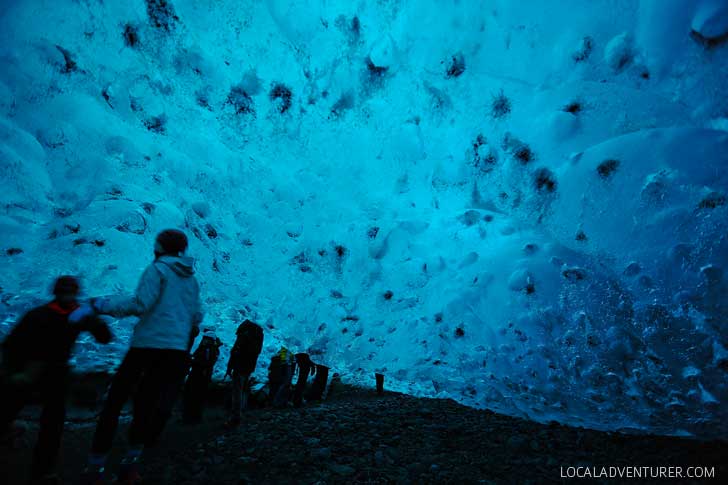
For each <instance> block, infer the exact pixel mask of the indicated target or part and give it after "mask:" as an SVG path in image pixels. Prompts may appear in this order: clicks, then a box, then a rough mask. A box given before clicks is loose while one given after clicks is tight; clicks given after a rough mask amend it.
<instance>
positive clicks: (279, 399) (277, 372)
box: [268, 347, 295, 408]
mask: <svg viewBox="0 0 728 485" xmlns="http://www.w3.org/2000/svg"><path fill="white" fill-rule="evenodd" d="M294 365H295V360H294V357H293V354H291V352H290V351H289V350H288V349H287V348H285V347H281V349H280V350H279V351H278V353H276V354H275V355H274V356H273V357H272V358H271V361H270V366H269V367H268V382H269V385H270V394H269V397H270V400H271V403H272V404H273V407H276V408H283V407H286V404H288V398H289V397H290V394H291V381H292V380H293V366H294Z"/></svg>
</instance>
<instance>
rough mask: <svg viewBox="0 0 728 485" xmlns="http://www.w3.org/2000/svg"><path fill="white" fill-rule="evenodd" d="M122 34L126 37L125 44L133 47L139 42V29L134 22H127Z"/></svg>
mask: <svg viewBox="0 0 728 485" xmlns="http://www.w3.org/2000/svg"><path fill="white" fill-rule="evenodd" d="M121 35H122V37H123V38H124V45H125V46H127V47H131V48H132V49H133V48H135V47H136V46H137V45H138V44H139V31H138V30H137V28H136V27H135V26H133V25H132V24H126V25H125V26H124V32H123V33H122V34H121Z"/></svg>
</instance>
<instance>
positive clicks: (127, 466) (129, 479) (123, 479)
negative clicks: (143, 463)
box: [116, 462, 142, 485]
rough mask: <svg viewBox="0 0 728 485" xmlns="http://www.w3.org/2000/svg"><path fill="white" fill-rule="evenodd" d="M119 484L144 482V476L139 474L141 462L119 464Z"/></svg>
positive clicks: (131, 484) (127, 484)
mask: <svg viewBox="0 0 728 485" xmlns="http://www.w3.org/2000/svg"><path fill="white" fill-rule="evenodd" d="M116 483H118V484H119V485H121V484H124V485H136V484H139V483H142V476H141V475H140V474H139V463H137V462H132V463H122V464H121V465H119V476H118V478H117V479H116Z"/></svg>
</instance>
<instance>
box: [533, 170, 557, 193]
mask: <svg viewBox="0 0 728 485" xmlns="http://www.w3.org/2000/svg"><path fill="white" fill-rule="evenodd" d="M534 183H535V184H536V190H538V191H542V190H546V191H547V192H553V191H554V190H556V178H555V176H554V173H553V172H552V171H551V170H549V169H548V168H539V169H538V170H536V173H535V174H534Z"/></svg>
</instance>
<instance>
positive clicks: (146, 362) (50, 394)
mask: <svg viewBox="0 0 728 485" xmlns="http://www.w3.org/2000/svg"><path fill="white" fill-rule="evenodd" d="M187 245H188V242H187V237H186V236H185V234H184V233H183V232H182V231H179V230H176V229H168V230H165V231H162V232H161V233H159V235H158V236H157V238H156V240H155V245H154V260H153V261H152V263H151V264H150V265H149V266H148V267H147V268H146V269H145V270H144V273H143V274H142V276H141V279H140V281H139V284H138V286H137V289H136V291H135V292H134V294H133V295H131V296H109V297H99V298H91V299H90V300H89V301H88V302H87V303H81V302H79V301H78V295H79V292H80V285H79V282H78V280H77V279H76V278H75V277H73V276H62V277H60V278H58V279H57V281H56V282H55V285H54V287H53V295H54V299H53V301H51V302H50V303H48V304H45V305H42V306H39V307H38V308H34V309H32V310H31V311H29V312H28V313H27V314H25V315H24V316H23V317H22V318H21V319H20V321H19V322H18V324H17V325H15V327H14V328H13V329H12V330H11V332H10V333H9V335H8V336H7V338H6V339H5V341H4V342H3V344H2V365H0V392H1V395H2V398H1V399H0V433H2V434H3V435H4V436H10V437H11V439H12V436H13V434H14V433H16V430H15V429H14V428H12V423H13V421H14V420H15V418H16V417H17V415H18V413H19V412H20V411H21V410H22V408H23V407H24V406H25V405H26V404H28V403H29V402H30V401H31V398H32V396H33V395H34V394H38V393H39V394H40V397H41V404H42V413H41V417H40V430H39V434H38V439H37V443H36V446H35V451H34V455H33V464H32V470H31V477H30V480H31V483H49V484H50V483H60V479H59V478H58V476H57V475H55V474H54V473H53V472H54V468H55V462H56V458H57V455H58V451H59V448H60V443H61V436H62V433H63V426H64V420H65V400H66V394H67V387H68V382H69V374H70V372H69V371H70V366H69V360H70V356H71V351H72V349H73V346H74V344H75V342H76V339H77V338H78V336H79V334H80V333H82V332H90V333H91V334H92V335H93V337H94V338H95V339H96V341H97V342H99V343H102V344H105V343H108V342H109V341H110V340H111V339H112V333H111V331H110V329H109V327H108V325H107V324H106V323H105V322H104V321H103V320H102V319H101V318H99V316H100V315H110V316H114V317H119V318H122V317H127V316H136V317H138V318H139V321H138V323H137V324H136V326H135V327H134V333H133V336H132V338H131V345H130V348H129V350H128V351H127V353H126V355H125V356H124V358H123V360H122V362H121V364H120V365H119V367H118V369H117V370H116V373H115V374H114V376H113V378H112V381H111V385H110V387H109V389H108V394H107V396H106V399H105V401H104V405H103V408H102V411H101V413H100V415H99V417H98V422H97V425H96V430H95V433H94V436H93V441H92V443H91V451H90V453H89V457H88V464H87V466H86V467H85V470H84V472H83V476H82V480H81V481H82V483H88V484H95V483H104V481H105V479H106V478H107V472H106V462H107V456H108V454H109V452H110V450H111V448H112V443H113V440H114V436H115V434H116V430H117V427H118V423H119V416H120V414H121V411H122V408H123V407H124V405H125V404H126V403H127V401H129V399H130V398H133V416H132V421H131V424H130V427H129V439H128V448H127V450H126V453H125V454H124V456H123V458H122V461H121V464H120V467H119V470H118V473H117V480H118V482H119V483H138V482H139V481H140V480H141V478H140V471H139V464H140V459H141V455H142V451H143V450H144V448H145V447H149V446H152V445H154V444H155V443H156V441H157V439H158V438H159V436H160V434H161V433H162V431H163V429H164V427H165V425H166V423H167V421H168V420H169V418H170V416H171V415H172V410H173V406H174V404H175V401H176V398H177V394H178V393H179V391H180V389H184V391H183V397H184V399H183V404H184V406H183V420H184V421H185V422H186V423H192V424H194V423H198V422H200V421H201V420H202V415H203V409H204V402H205V397H206V394H207V390H208V386H209V384H210V382H211V379H212V374H213V370H214V367H215V363H216V362H217V360H218V357H219V353H220V350H219V348H220V346H221V345H222V342H221V341H220V339H219V338H218V337H217V336H216V335H215V332H214V330H212V329H205V331H204V332H203V335H202V338H201V341H200V344H199V345H198V347H197V349H196V350H195V351H194V352H193V353H192V355H191V356H190V351H191V350H192V346H193V343H194V341H195V339H196V337H197V336H198V334H199V333H200V323H201V322H202V320H203V313H202V309H201V303H200V295H199V285H198V282H197V280H196V278H195V276H194V270H193V262H194V261H193V259H192V258H190V257H188V256H186V255H185V251H186V250H187ZM262 346H263V328H262V327H261V326H260V325H258V324H257V323H255V322H252V321H250V320H245V321H244V322H243V323H242V324H241V325H240V326H239V327H238V329H237V332H236V341H235V344H234V346H233V348H232V350H231V352H230V359H229V361H228V365H227V372H226V377H227V376H230V378H231V380H232V386H231V387H232V397H231V407H230V417H229V420H228V421H227V423H226V424H227V425H228V426H236V425H238V424H239V423H240V418H241V411H242V410H243V409H245V408H246V407H247V405H248V399H249V396H250V392H251V380H252V378H251V375H252V374H253V372H254V371H255V368H256V365H257V361H258V357H259V355H260V353H261V350H262ZM296 369H298V371H299V378H298V381H297V383H296V385H295V387H293V386H292V379H293V376H294V373H295V370H296ZM314 374H316V378H315V379H314V381H313V383H312V385H311V386H310V388H309V389H308V391H307V392H305V390H306V386H307V379H308V377H309V375H314ZM268 376H269V386H270V388H269V392H268V402H269V403H270V404H272V405H273V406H276V407H284V406H288V403H289V402H291V401H292V405H294V406H301V405H302V403H303V402H304V399H306V400H317V399H321V397H322V394H323V390H324V389H325V387H326V380H327V378H328V368H327V367H325V366H321V365H318V366H317V365H316V364H314V363H313V362H311V359H310V358H309V356H308V355H307V354H305V353H302V354H296V355H292V354H291V353H290V352H289V351H288V350H287V349H285V348H282V349H281V350H280V351H279V352H277V353H276V354H275V355H274V356H273V358H272V359H271V364H270V367H269V369H268ZM185 378H186V382H185ZM291 391H292V392H291ZM291 395H292V396H291Z"/></svg>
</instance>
